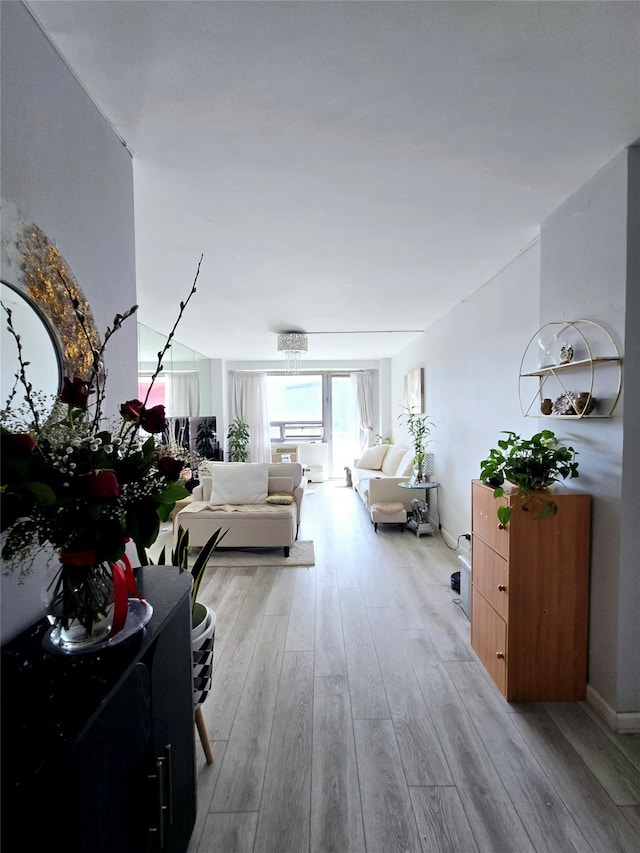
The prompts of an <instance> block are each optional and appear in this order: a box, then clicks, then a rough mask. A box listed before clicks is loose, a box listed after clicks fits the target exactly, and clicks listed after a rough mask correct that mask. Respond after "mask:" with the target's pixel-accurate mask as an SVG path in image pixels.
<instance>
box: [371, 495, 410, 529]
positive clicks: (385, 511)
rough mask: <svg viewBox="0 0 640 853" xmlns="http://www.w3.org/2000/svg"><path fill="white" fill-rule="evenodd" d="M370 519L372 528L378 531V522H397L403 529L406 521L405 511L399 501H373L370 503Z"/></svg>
mask: <svg viewBox="0 0 640 853" xmlns="http://www.w3.org/2000/svg"><path fill="white" fill-rule="evenodd" d="M370 513H371V521H372V522H373V529H374V531H375V532H376V533H377V532H378V524H399V525H400V530H404V526H405V524H406V523H407V511H406V509H405V508H404V507H403V506H402V504H401V503H400V502H396V501H391V502H389V503H375V504H372V505H371V510H370Z"/></svg>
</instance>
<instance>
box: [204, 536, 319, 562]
mask: <svg viewBox="0 0 640 853" xmlns="http://www.w3.org/2000/svg"><path fill="white" fill-rule="evenodd" d="M315 562H316V559H315V553H314V550H313V542H312V541H311V540H310V539H302V540H300V541H299V542H294V543H293V545H292V546H291V548H290V549H289V556H288V557H285V555H284V552H283V550H282V548H234V549H233V550H229V551H225V550H224V548H219V549H217V550H216V551H214V553H213V554H212V555H211V557H210V558H209V562H208V564H207V565H209V566H228V567H231V568H235V567H240V568H245V567H247V566H314V565H315Z"/></svg>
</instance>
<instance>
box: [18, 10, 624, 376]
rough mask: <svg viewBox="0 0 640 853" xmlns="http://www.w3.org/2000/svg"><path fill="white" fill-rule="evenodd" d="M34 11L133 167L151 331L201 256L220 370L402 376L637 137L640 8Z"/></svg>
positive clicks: (197, 310) (194, 313)
mask: <svg viewBox="0 0 640 853" xmlns="http://www.w3.org/2000/svg"><path fill="white" fill-rule="evenodd" d="M28 6H29V8H30V9H31V10H32V12H33V13H34V15H35V16H36V17H37V19H38V20H39V21H40V22H41V24H42V26H43V27H44V29H45V30H46V31H47V33H48V34H49V36H50V38H51V39H52V41H53V42H54V43H55V44H56V45H57V46H58V48H59V50H60V52H61V53H62V55H63V56H64V57H65V59H66V60H67V62H68V64H69V66H70V67H71V68H72V69H73V70H74V71H75V73H76V75H77V76H78V78H79V79H80V80H81V82H82V83H83V84H84V86H85V88H86V90H87V91H88V92H89V93H90V95H91V96H92V98H93V99H94V101H95V102H96V103H97V104H98V106H99V107H100V108H101V109H102V111H103V112H104V114H105V115H106V116H107V117H108V119H109V121H110V122H111V123H112V125H113V127H114V128H115V129H116V131H117V132H118V133H119V134H120V136H121V137H122V138H123V139H124V141H125V142H126V145H127V146H128V148H129V149H130V151H131V152H132V155H133V164H134V188H135V217H136V254H137V277H138V300H139V302H140V312H139V319H140V320H141V322H143V323H145V324H146V325H148V326H151V327H153V328H156V329H159V330H160V331H162V332H163V333H166V332H167V331H168V330H169V329H170V327H171V326H172V324H173V321H174V319H175V316H176V312H177V303H178V301H179V299H180V298H182V297H183V295H185V294H186V293H187V291H188V288H189V286H190V284H191V281H192V279H193V276H194V274H195V270H196V266H197V263H198V259H199V257H200V254H201V253H204V261H203V264H202V270H201V275H200V287H199V289H198V293H197V295H196V296H195V298H194V301H193V302H192V303H191V305H190V306H189V309H188V313H187V315H186V317H185V319H184V321H183V324H182V326H181V327H180V330H179V334H178V338H180V339H182V340H183V341H187V340H188V342H189V344H190V345H191V346H193V347H194V348H195V349H196V350H198V351H200V352H202V353H204V354H206V355H208V356H210V357H213V358H219V357H223V358H228V359H234V360H235V359H274V358H278V356H277V354H276V333H277V332H278V331H284V330H289V329H292V330H303V331H307V332H309V333H311V336H310V338H309V355H308V358H309V359H326V358H331V359H342V358H378V357H389V356H391V355H393V354H394V353H395V352H397V351H398V350H399V349H401V348H402V347H403V346H405V345H406V344H407V343H408V342H409V341H411V340H412V339H413V338H415V337H416V332H415V330H418V331H420V330H424V329H426V328H428V327H429V326H430V325H431V324H432V323H433V322H434V321H435V320H437V319H438V318H439V317H440V316H442V315H443V314H445V313H446V312H448V311H450V310H451V309H452V308H454V307H455V306H456V305H457V304H459V303H460V302H461V301H464V300H465V299H466V298H467V297H468V296H469V295H470V294H471V293H473V292H474V291H475V290H476V289H478V288H479V287H481V286H482V285H483V284H484V283H485V282H486V281H487V280H488V279H489V278H491V276H493V275H494V274H495V273H496V272H498V271H499V270H500V269H501V268H503V267H504V266H505V265H506V264H507V263H509V261H511V260H512V259H513V258H514V257H515V256H516V255H517V254H518V252H520V251H521V250H522V249H523V247H525V246H526V245H527V244H528V243H530V242H531V240H533V239H535V237H536V235H537V233H538V229H539V224H540V222H541V221H543V220H544V219H545V218H546V217H547V216H548V215H549V214H550V213H551V212H552V211H553V210H554V209H555V208H557V207H558V205H559V204H561V203H562V202H563V201H564V199H565V198H567V197H568V196H569V195H570V194H571V193H572V192H574V191H575V190H576V189H577V188H578V187H579V186H580V185H581V184H583V183H584V182H585V181H586V180H587V179H588V178H589V177H591V176H592V175H593V174H594V173H595V172H596V171H597V170H598V169H599V168H600V167H601V166H603V165H604V164H605V163H606V162H608V161H609V160H610V159H611V158H612V157H613V156H615V155H616V154H617V153H618V152H619V151H621V150H622V149H623V148H625V147H626V146H628V145H629V144H631V143H633V142H634V141H636V140H638V138H639V137H640V3H638V2H619V3H618V2H584V3H583V2H540V3H538V2H480V1H479V0H475V2H384V0H382V2H314V1H313V0H311V2H301V0H298V1H297V2H296V0H293V2H278V0H272V2H237V0H235V2H234V0H231V2H216V0H204V2H191V0H181V1H180V2H161V0H153V2H144V0H136V2H113V1H111V2H100V0H91V1H90V2H85V0H73V2H66V0H65V2H58V1H57V0H47V1H46V2H29V3H28ZM372 330H373V331H376V330H380V331H384V332H385V334H358V335H354V336H351V335H346V334H334V335H328V334H325V333H327V332H346V331H358V332H371V331H372ZM407 330H408V331H407ZM412 330H414V331H412ZM400 332H403V333H400ZM313 333H321V334H313Z"/></svg>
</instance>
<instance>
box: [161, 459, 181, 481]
mask: <svg viewBox="0 0 640 853" xmlns="http://www.w3.org/2000/svg"><path fill="white" fill-rule="evenodd" d="M158 471H160V473H161V474H162V475H163V476H165V477H166V478H167V480H171V481H174V480H178V478H179V477H180V471H182V462H181V461H180V460H179V459H174V458H173V457H172V456H161V457H160V459H159V460H158Z"/></svg>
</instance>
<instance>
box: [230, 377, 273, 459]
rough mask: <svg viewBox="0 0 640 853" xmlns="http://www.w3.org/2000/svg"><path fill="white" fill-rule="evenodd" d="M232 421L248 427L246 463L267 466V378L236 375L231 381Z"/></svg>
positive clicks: (269, 443)
mask: <svg viewBox="0 0 640 853" xmlns="http://www.w3.org/2000/svg"><path fill="white" fill-rule="evenodd" d="M232 393H233V406H232V409H233V417H234V419H235V418H240V419H241V420H243V421H244V422H245V423H246V424H247V425H248V427H249V461H250V462H271V439H270V437H269V411H268V409H267V374H266V373H236V374H234V377H233V391H232Z"/></svg>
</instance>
